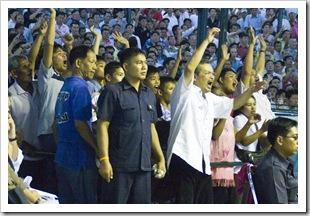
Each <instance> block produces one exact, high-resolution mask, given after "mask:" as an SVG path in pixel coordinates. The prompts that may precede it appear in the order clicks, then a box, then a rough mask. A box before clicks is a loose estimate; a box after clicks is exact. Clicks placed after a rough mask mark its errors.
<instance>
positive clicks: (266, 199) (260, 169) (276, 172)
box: [254, 117, 298, 204]
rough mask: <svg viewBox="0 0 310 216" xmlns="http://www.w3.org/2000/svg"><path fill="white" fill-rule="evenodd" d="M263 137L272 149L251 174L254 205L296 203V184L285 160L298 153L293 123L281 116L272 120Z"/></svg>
mask: <svg viewBox="0 0 310 216" xmlns="http://www.w3.org/2000/svg"><path fill="white" fill-rule="evenodd" d="M267 137H268V140H269V142H270V143H271V145H272V147H271V149H270V150H269V151H268V152H267V154H266V155H265V157H264V158H263V160H262V161H261V162H260V163H259V164H258V166H257V168H256V170H255V174H254V185H255V191H256V193H257V200H258V203H259V204H278V203H279V204H280V203H282V204H297V203H298V181H297V178H296V177H295V174H294V164H293V162H292V160H291V159H290V158H289V156H291V155H294V154H296V153H297V150H298V129H297V122H296V121H295V120H292V119H288V118H282V117H278V118H275V119H272V120H271V121H270V123H269V128H268V135H267Z"/></svg>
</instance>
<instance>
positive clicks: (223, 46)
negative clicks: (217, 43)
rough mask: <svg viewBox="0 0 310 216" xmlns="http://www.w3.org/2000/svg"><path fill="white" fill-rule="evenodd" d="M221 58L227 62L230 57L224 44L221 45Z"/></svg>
mask: <svg viewBox="0 0 310 216" xmlns="http://www.w3.org/2000/svg"><path fill="white" fill-rule="evenodd" d="M221 48H222V58H223V59H224V60H225V61H227V60H228V59H229V57H230V53H229V52H228V46H227V45H226V44H222V46H221Z"/></svg>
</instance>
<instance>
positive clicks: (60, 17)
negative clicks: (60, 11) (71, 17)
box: [56, 15, 65, 25]
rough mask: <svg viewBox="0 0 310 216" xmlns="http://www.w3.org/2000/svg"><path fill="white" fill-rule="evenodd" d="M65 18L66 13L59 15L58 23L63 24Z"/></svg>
mask: <svg viewBox="0 0 310 216" xmlns="http://www.w3.org/2000/svg"><path fill="white" fill-rule="evenodd" d="M64 19H65V16H64V15H58V16H57V17H56V23H57V24H58V25H62V24H63V22H64Z"/></svg>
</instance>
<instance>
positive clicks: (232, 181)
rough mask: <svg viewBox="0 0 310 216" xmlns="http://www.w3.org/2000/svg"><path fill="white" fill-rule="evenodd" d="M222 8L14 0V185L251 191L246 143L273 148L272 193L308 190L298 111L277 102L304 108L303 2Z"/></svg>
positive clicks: (193, 196) (147, 194)
mask: <svg viewBox="0 0 310 216" xmlns="http://www.w3.org/2000/svg"><path fill="white" fill-rule="evenodd" d="M221 10H222V9H221V8H208V15H207V17H202V15H201V9H196V8H131V9H128V8H54V9H53V8H28V9H25V8H10V9H9V11H8V15H9V17H8V59H9V60H8V86H9V89H8V94H9V101H8V102H9V107H8V109H9V118H8V124H9V131H8V133H9V134H8V138H9V140H8V143H9V145H8V146H9V165H8V167H9V174H8V175H9V191H10V190H12V189H16V188H20V189H22V191H23V194H24V195H25V197H26V200H28V202H29V203H35V204H37V203H46V201H45V200H43V199H42V196H41V195H40V194H39V193H38V191H37V190H35V189H38V190H40V191H45V192H48V193H51V194H54V195H56V196H57V197H58V199H59V203H60V204H73V203H76V204H77V203H81V204H91V203H99V204H112V203H122V204H126V203H128V204H130V203H139V204H150V203H169V204H174V203H183V204H185V203H197V204H198V203H199V204H211V203H215V204H241V203H249V196H248V191H249V186H248V185H247V184H244V183H243V181H242V180H241V179H242V178H241V177H240V176H242V173H243V172H244V169H243V166H242V163H241V162H243V163H244V162H245V161H242V160H241V158H240V157H238V155H237V154H236V149H241V150H248V151H252V152H256V151H260V150H262V149H263V150H264V151H265V152H267V153H266V154H265V157H264V159H262V161H261V162H260V163H259V164H258V165H257V164H255V166H256V165H257V173H256V174H254V177H255V176H256V177H255V179H254V180H255V183H256V185H258V186H257V196H258V201H259V203H297V202H298V196H297V191H298V185H297V175H298V172H297V159H296V157H297V146H298V131H297V122H296V121H294V120H292V119H288V118H282V117H276V116H275V113H276V112H284V113H293V114H297V112H298V10H297V8H285V9H283V11H282V12H281V13H279V9H276V8H229V9H228V17H227V20H221V19H220V18H219V17H220V13H221ZM128 13H130V14H128ZM280 16H281V17H280ZM198 19H206V23H207V24H206V25H207V26H203V27H202V26H198ZM279 20H280V22H279ZM221 22H224V23H227V26H224V27H222V25H221ZM279 24H282V26H278V25H279ZM220 27H221V29H220ZM203 28H206V35H204V36H203V38H204V39H203V41H202V42H201V44H198V41H197V38H198V35H199V34H200V32H199V29H203ZM221 32H225V33H226V35H225V37H226V41H224V42H222V44H220V43H219V37H220V33H221ZM219 54H220V55H219ZM222 162H225V163H227V162H228V164H229V163H232V162H240V163H239V165H235V166H230V165H224V167H223V166H213V164H216V163H222ZM236 164H238V163H236ZM291 165H292V166H291ZM262 173H263V174H264V175H265V178H261V176H262V175H263V174H262ZM271 173H274V174H271ZM283 173H286V174H283ZM27 176H31V177H32V179H33V180H32V182H31V187H29V185H26V184H25V183H24V181H23V178H25V177H27ZM262 185H263V186H262ZM267 185H268V186H267ZM287 188H289V189H287ZM264 191H266V192H264ZM247 199H248V200H247Z"/></svg>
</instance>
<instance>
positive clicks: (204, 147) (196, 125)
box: [167, 74, 233, 175]
mask: <svg viewBox="0 0 310 216" xmlns="http://www.w3.org/2000/svg"><path fill="white" fill-rule="evenodd" d="M193 82H194V81H193V79H192V81H191V82H190V84H189V85H188V86H186V84H185V81H184V74H182V76H181V77H180V79H179V81H178V84H177V85H176V87H175V89H174V91H173V93H172V96H171V103H170V105H171V128H170V134H169V139H168V149H167V158H168V161H167V162H168V166H169V164H170V160H171V156H172V154H176V155H178V156H179V157H181V158H182V159H183V160H184V161H186V162H187V163H188V164H189V165H190V166H191V167H193V168H194V169H196V170H198V171H199V172H202V173H203V170H202V157H203V158H204V161H205V164H206V167H205V170H204V171H205V173H206V174H208V175H211V167H210V158H209V155H210V142H211V136H212V130H213V121H214V118H227V117H228V116H229V115H230V112H231V110H232V109H233V99H230V98H227V97H219V96H216V95H214V94H212V93H211V92H209V93H206V94H205V98H203V97H202V92H201V89H200V88H199V87H198V86H196V85H194V84H193Z"/></svg>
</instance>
